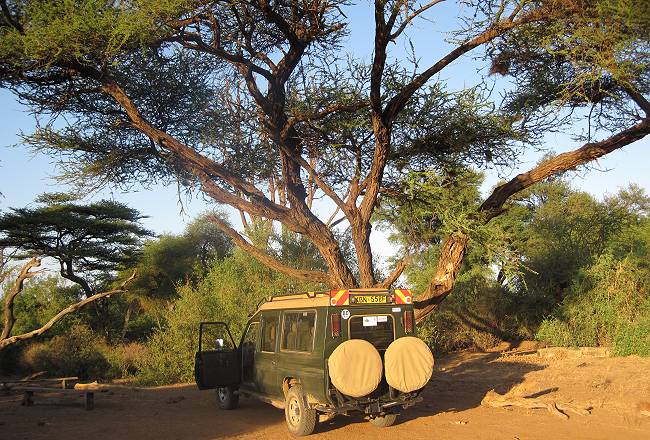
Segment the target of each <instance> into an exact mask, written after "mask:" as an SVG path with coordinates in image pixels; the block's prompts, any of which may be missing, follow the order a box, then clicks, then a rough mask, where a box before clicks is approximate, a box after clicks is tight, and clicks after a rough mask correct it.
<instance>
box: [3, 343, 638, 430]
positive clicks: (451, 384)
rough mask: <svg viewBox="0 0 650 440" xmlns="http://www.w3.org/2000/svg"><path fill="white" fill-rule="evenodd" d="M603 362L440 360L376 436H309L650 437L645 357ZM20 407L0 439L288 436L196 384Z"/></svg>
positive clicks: (7, 404)
mask: <svg viewBox="0 0 650 440" xmlns="http://www.w3.org/2000/svg"><path fill="white" fill-rule="evenodd" d="M601 355H602V354H601V353H600V352H598V351H591V352H590V351H576V350H565V349H542V350H539V351H537V350H535V349H526V347H520V348H519V349H518V350H515V351H512V350H510V351H507V352H493V353H467V352H463V353H458V354H455V355H451V356H447V357H445V358H443V359H440V360H439V361H438V362H437V365H436V371H435V373H434V377H433V378H432V380H431V383H430V384H429V386H428V387H427V389H426V391H425V392H424V401H423V402H421V403H420V404H419V405H418V406H416V407H415V408H410V409H408V410H406V411H404V412H403V414H402V415H401V416H400V418H399V419H398V421H399V423H398V424H396V425H395V426H393V427H390V428H383V429H382V428H375V427H373V426H372V425H370V424H369V423H367V422H364V420H363V419H362V418H361V417H354V416H350V417H345V416H339V417H337V418H335V419H334V420H332V421H329V422H324V423H321V424H320V425H319V426H318V427H317V431H316V434H315V435H314V436H312V438H324V439H337V440H341V439H342V438H343V439H377V438H380V436H382V437H384V436H387V437H386V438H394V439H397V438H400V439H439V440H444V439H510V440H516V439H519V440H529V439H530V440H532V439H545V440H547V439H608V440H610V439H646V440H648V439H650V416H646V415H643V413H642V411H643V410H644V406H643V402H650V359H642V358H638V357H634V356H632V357H626V358H607V357H601ZM492 389H494V390H496V391H497V392H499V393H501V394H503V393H506V392H509V395H513V396H534V397H537V398H538V399H540V400H542V401H544V402H560V403H573V404H576V405H580V406H588V407H591V408H592V409H591V414H590V415H576V414H572V413H569V416H570V418H569V419H568V420H564V419H562V418H560V417H558V416H557V415H553V414H551V413H550V412H548V411H546V410H544V409H524V408H520V407H509V408H491V407H485V406H481V400H482V399H483V397H484V396H485V394H486V393H487V392H488V391H490V390H492ZM20 400H21V396H20V395H17V394H2V393H0V439H1V440H14V439H29V440H38V439H51V440H55V439H79V440H85V439H93V440H103V439H111V440H114V439H123V440H136V439H137V440H147V439H152V440H153V439H156V440H167V439H169V440H176V439H179V440H180V439H192V440H208V439H217V438H237V439H265V440H268V439H275V438H278V439H281V438H287V437H289V436H288V434H287V433H286V430H285V425H284V413H283V412H282V411H281V410H278V409H275V408H273V407H271V406H270V405H267V404H264V403H261V402H257V401H254V400H251V399H242V401H241V405H240V408H239V409H237V410H234V411H220V410H218V409H217V408H216V405H215V396H214V392H211V391H198V390H197V389H196V387H195V386H193V385H174V386H169V387H160V388H150V389H131V388H112V389H110V390H109V391H106V392H102V393H97V394H96V396H95V409H94V410H93V411H85V410H84V409H83V399H82V397H80V396H76V394H74V395H72V396H71V395H68V396H65V397H62V395H61V394H56V393H52V394H51V395H48V394H45V395H44V394H38V393H37V394H36V396H35V405H34V406H33V407H24V406H21V405H20ZM639 404H641V407H639ZM648 409H649V410H650V408H648Z"/></svg>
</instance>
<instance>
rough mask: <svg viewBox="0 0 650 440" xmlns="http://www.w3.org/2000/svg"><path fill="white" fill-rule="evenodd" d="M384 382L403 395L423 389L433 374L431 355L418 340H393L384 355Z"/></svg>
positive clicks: (406, 337) (410, 338)
mask: <svg viewBox="0 0 650 440" xmlns="http://www.w3.org/2000/svg"><path fill="white" fill-rule="evenodd" d="M384 364H385V369H386V382H388V385H390V386H392V387H393V388H395V389H397V390H399V391H402V392H404V393H410V392H411V391H415V390H419V389H420V388H423V387H424V386H425V385H426V384H427V382H428V381H429V379H431V374H433V354H432V353H431V350H429V347H428V346H427V344H425V343H424V341H422V340H421V339H419V338H415V337H413V336H405V337H403V338H399V339H395V340H394V341H393V342H392V343H391V344H390V345H389V346H388V348H387V349H386V353H384Z"/></svg>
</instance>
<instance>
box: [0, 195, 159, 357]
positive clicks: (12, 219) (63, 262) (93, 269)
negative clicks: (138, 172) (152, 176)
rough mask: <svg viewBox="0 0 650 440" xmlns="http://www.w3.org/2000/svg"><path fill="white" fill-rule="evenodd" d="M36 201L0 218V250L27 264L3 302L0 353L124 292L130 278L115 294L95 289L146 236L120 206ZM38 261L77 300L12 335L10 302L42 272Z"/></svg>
mask: <svg viewBox="0 0 650 440" xmlns="http://www.w3.org/2000/svg"><path fill="white" fill-rule="evenodd" d="M37 201H38V202H39V203H41V204H42V206H39V207H37V208H17V209H16V208H14V209H11V210H10V211H9V212H5V213H3V214H2V215H0V248H3V249H12V250H13V256H14V258H18V259H21V258H28V259H29V260H28V261H27V262H26V263H25V264H24V265H23V266H22V268H21V269H20V271H19V273H18V274H17V276H16V278H15V280H14V282H13V284H12V285H11V286H9V288H8V290H7V292H6V294H5V297H4V307H3V322H2V331H1V332H0V349H2V348H4V347H6V346H8V345H11V344H13V343H16V342H18V341H22V340H27V339H31V338H33V337H35V336H39V335H41V334H43V333H45V332H46V331H47V330H49V329H50V328H51V327H52V326H53V325H54V324H56V323H57V322H58V321H60V320H61V319H62V318H64V317H65V316H66V315H68V314H71V313H74V312H76V311H77V310H79V309H81V308H82V307H84V306H86V305H87V304H90V303H95V302H96V301H98V300H100V299H102V298H105V297H108V296H110V295H113V294H118V293H123V292H125V291H126V286H127V284H129V283H130V282H131V281H133V279H134V278H135V272H134V273H133V274H131V276H130V277H125V280H124V281H123V282H122V283H121V285H119V286H117V287H115V288H111V289H108V290H104V291H99V289H98V287H99V286H100V285H102V284H106V281H107V280H108V279H109V276H110V275H109V274H110V273H111V272H114V271H116V270H117V269H119V268H120V267H122V265H125V264H130V263H133V261H134V258H135V257H136V256H137V253H138V251H139V249H140V246H141V239H142V238H143V237H145V236H147V235H150V234H151V233H150V232H149V231H147V230H146V229H144V228H142V227H141V226H140V225H139V223H138V222H139V220H140V219H141V218H142V216H141V215H140V214H139V213H138V212H137V211H136V210H134V209H131V208H129V207H127V206H125V205H123V204H121V203H117V202H111V201H100V202H96V203H91V204H88V205H81V204H78V203H74V199H73V198H72V197H70V196H67V195H62V194H44V195H42V196H40V197H39V198H38V199H37ZM40 257H50V258H53V259H54V260H56V261H57V262H58V263H59V265H60V275H61V276H62V277H63V278H66V279H67V280H69V281H72V282H73V283H75V284H77V285H78V286H80V287H81V288H82V290H83V296H81V297H80V299H79V301H78V302H76V303H73V304H71V305H69V306H68V307H65V308H64V309H63V310H61V311H60V312H58V313H57V314H56V315H55V316H53V317H52V318H51V319H50V320H49V321H48V322H47V323H45V324H44V325H43V326H41V327H40V328H38V329H35V330H32V331H29V332H26V333H23V334H19V335H12V330H13V327H14V324H15V317H14V304H15V301H16V298H17V297H18V295H19V294H20V293H21V292H22V290H23V286H24V283H25V281H27V280H29V279H30V278H33V277H34V276H36V275H38V274H39V273H41V272H42V271H43V270H45V269H37V268H38V267H40V266H41V260H40Z"/></svg>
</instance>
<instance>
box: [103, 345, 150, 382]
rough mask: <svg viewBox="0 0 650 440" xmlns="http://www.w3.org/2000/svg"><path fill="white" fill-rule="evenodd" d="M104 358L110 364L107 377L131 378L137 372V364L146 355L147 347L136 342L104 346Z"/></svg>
mask: <svg viewBox="0 0 650 440" xmlns="http://www.w3.org/2000/svg"><path fill="white" fill-rule="evenodd" d="M103 353H104V356H105V357H106V359H107V361H108V363H109V364H110V370H109V371H108V374H107V377H110V378H118V377H119V378H132V377H134V376H135V375H136V374H137V372H138V364H139V363H140V362H142V359H143V358H144V357H145V356H147V355H148V353H149V350H148V349H147V346H146V345H144V344H141V343H138V342H131V343H128V344H124V345H114V346H106V347H104V348H103Z"/></svg>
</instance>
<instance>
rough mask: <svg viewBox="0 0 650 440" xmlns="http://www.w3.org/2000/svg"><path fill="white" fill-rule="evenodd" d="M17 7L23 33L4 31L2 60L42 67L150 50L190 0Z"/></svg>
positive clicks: (99, 0) (72, 1)
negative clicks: (23, 60)
mask: <svg viewBox="0 0 650 440" xmlns="http://www.w3.org/2000/svg"><path fill="white" fill-rule="evenodd" d="M12 3H13V4H14V8H13V9H14V10H13V11H12V12H13V13H18V14H17V17H18V19H19V21H20V22H21V23H22V28H23V29H22V31H19V30H17V29H15V28H13V27H11V26H2V27H1V28H0V29H1V33H0V35H1V36H2V38H0V59H9V58H14V60H16V61H18V60H22V59H29V60H31V61H32V62H36V63H41V64H50V63H56V62H61V61H68V62H71V61H77V62H80V63H89V62H107V61H108V62H110V61H112V59H113V58H114V57H116V56H118V55H120V54H121V53H123V51H124V50H125V49H127V48H128V49H131V50H133V49H137V48H140V47H145V46H146V45H148V44H150V43H152V42H154V41H156V40H157V39H158V38H160V37H161V36H163V35H164V34H165V27H164V26H162V23H163V22H164V20H166V19H169V18H174V17H177V16H178V15H180V14H181V13H182V12H183V11H184V9H185V8H186V7H187V6H189V4H190V2H188V1H186V0H165V1H153V0H137V1H134V2H128V3H125V2H106V1H104V0H90V1H76V0H64V1H49V0H44V1H18V2H12ZM5 20H6V18H5V17H2V21H3V22H4V21H5Z"/></svg>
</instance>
